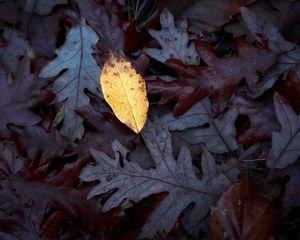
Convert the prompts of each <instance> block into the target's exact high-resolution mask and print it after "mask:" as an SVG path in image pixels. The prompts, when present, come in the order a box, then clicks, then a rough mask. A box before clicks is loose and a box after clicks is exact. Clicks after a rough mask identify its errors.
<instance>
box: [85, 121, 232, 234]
mask: <svg viewBox="0 0 300 240" xmlns="http://www.w3.org/2000/svg"><path fill="white" fill-rule="evenodd" d="M141 134H142V137H143V139H144V142H145V144H146V146H147V148H148V150H149V152H150V154H151V156H152V158H153V160H154V162H155V166H156V168H155V169H148V170H145V169H143V168H141V167H140V166H139V165H138V164H137V163H134V162H131V161H129V160H128V159H126V155H127V153H128V150H127V149H126V148H125V147H123V146H122V145H121V144H120V143H119V142H118V141H114V142H113V144H112V148H113V150H114V152H115V159H113V158H110V157H109V156H108V155H106V154H105V153H103V152H101V151H98V150H96V149H91V154H92V156H93V158H94V159H95V160H96V162H97V164H96V165H94V166H92V165H90V166H87V167H86V168H84V169H83V171H82V172H81V175H80V177H81V179H82V180H84V181H94V180H100V184H99V185H97V186H96V187H94V189H93V190H92V191H91V192H90V193H89V195H88V198H91V197H93V196H95V195H98V194H103V193H106V192H108V191H110V190H112V189H117V191H115V192H113V193H112V195H111V196H110V197H109V199H108V200H107V201H106V202H105V203H104V206H103V210H104V211H108V210H110V209H112V208H114V207H117V206H119V205H120V204H121V203H123V204H122V206H125V203H124V201H125V200H126V201H128V200H131V201H134V202H137V201H140V200H141V199H143V198H145V197H147V196H149V195H151V194H155V193H162V192H168V193H169V194H168V195H167V196H166V197H165V198H164V199H163V200H162V202H161V203H160V205H159V206H158V207H157V208H156V209H155V210H154V211H153V213H152V214H151V216H150V217H149V219H148V221H147V223H146V224H145V225H144V227H143V228H142V231H141V234H140V237H141V238H143V237H148V238H152V237H154V236H155V234H156V232H157V231H165V232H166V233H168V232H170V231H171V229H172V228H173V226H174V224H175V222H176V220H177V218H178V217H179V215H180V213H181V212H182V211H183V210H184V209H186V207H187V206H188V205H189V204H191V203H195V206H194V208H193V210H192V211H191V213H190V215H189V216H188V217H187V219H188V220H187V222H188V223H189V224H188V223H187V224H185V226H191V225H193V226H195V225H196V226H199V225H197V223H199V222H201V220H203V218H205V216H206V214H207V213H208V212H209V208H210V206H211V205H213V204H214V203H216V201H217V199H218V196H219V195H220V194H221V193H222V192H223V191H224V190H226V189H227V188H228V186H229V185H230V183H229V180H228V179H227V178H226V176H225V175H223V174H220V175H219V174H217V173H216V165H215V162H214V161H207V157H206V155H204V156H203V157H202V172H203V176H202V179H201V180H199V179H198V178H197V177H196V176H195V173H194V170H193V167H192V162H191V160H192V159H191V155H190V151H189V149H188V148H187V147H186V146H182V147H181V150H180V153H179V156H178V159H177V160H176V159H175V158H174V157H173V152H172V151H173V150H172V143H171V135H170V133H169V132H168V131H166V130H165V129H163V128H162V127H161V126H160V124H159V122H158V121H155V122H154V123H151V122H148V124H147V125H146V126H145V128H144V129H143V131H142V132H141ZM206 154H209V153H206ZM126 201H125V202H126ZM187 228H189V227H187Z"/></svg>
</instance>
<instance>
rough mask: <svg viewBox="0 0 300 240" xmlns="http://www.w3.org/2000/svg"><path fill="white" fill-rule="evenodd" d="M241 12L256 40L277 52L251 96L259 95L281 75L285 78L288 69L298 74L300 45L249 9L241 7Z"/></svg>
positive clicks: (299, 71) (299, 69)
mask: <svg viewBox="0 0 300 240" xmlns="http://www.w3.org/2000/svg"><path fill="white" fill-rule="evenodd" d="M241 14H242V17H243V19H244V21H245V23H246V24H247V27H248V28H249V29H250V31H251V32H252V34H253V35H254V36H255V37H256V38H257V40H258V41H259V42H260V43H261V44H263V45H265V44H267V46H268V48H269V49H270V50H271V51H272V52H274V53H275V54H278V59H277V63H276V64H275V65H274V66H273V67H272V68H270V69H269V70H268V71H267V72H266V74H265V75H264V77H263V79H262V81H261V82H259V84H257V85H256V87H255V88H254V89H253V91H252V93H253V96H254V97H257V96H260V95H261V94H262V93H264V92H265V91H266V90H268V89H270V88H271V87H272V86H273V85H274V83H275V82H276V81H277V80H278V79H279V78H280V77H281V76H283V77H284V78H285V77H286V76H287V74H288V72H289V71H290V70H293V71H294V72H296V74H298V75H300V57H299V56H300V47H299V46H298V45H296V44H294V43H291V42H289V41H287V40H285V39H284V38H283V37H282V36H281V34H280V32H279V30H278V29H277V28H276V27H274V26H273V25H272V24H270V23H268V22H262V20H261V19H260V18H258V17H257V16H256V15H255V13H254V12H252V11H251V10H249V9H247V8H242V9H241Z"/></svg>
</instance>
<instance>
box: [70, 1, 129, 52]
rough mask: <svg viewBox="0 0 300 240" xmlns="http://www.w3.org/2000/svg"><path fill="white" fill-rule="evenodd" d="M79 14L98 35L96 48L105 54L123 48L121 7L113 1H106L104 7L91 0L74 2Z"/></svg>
mask: <svg viewBox="0 0 300 240" xmlns="http://www.w3.org/2000/svg"><path fill="white" fill-rule="evenodd" d="M75 2H76V3H77V5H78V7H79V10H80V14H81V16H82V17H84V18H85V19H86V20H87V22H88V23H89V25H90V26H91V27H92V28H93V29H94V30H95V31H96V32H97V34H98V35H99V42H98V44H97V45H98V48H99V49H100V50H101V51H103V52H104V53H106V52H107V51H108V50H109V49H112V50H114V51H119V50H121V49H123V46H124V32H123V30H122V28H121V26H122V21H123V6H122V5H120V4H118V3H117V2H116V1H115V0H106V1H105V4H104V5H101V4H98V3H95V1H93V0H86V1H82V0H75Z"/></svg>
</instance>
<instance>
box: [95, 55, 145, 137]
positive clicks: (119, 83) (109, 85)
mask: <svg viewBox="0 0 300 240" xmlns="http://www.w3.org/2000/svg"><path fill="white" fill-rule="evenodd" d="M100 84H101V89H102V92H103V96H104V98H105V100H106V101H107V103H108V104H109V105H110V106H111V108H112V110H113V112H114V113H115V114H116V116H117V117H118V119H119V120H120V121H121V122H123V123H124V124H126V125H127V126H128V127H129V128H131V129H132V130H133V131H134V132H136V133H139V132H140V131H141V129H142V128H143V127H144V125H145V122H146V120H147V113H148V107H149V102H148V99H147V92H146V83H145V80H144V79H143V78H142V76H141V75H140V74H139V73H138V72H137V71H136V70H135V69H134V68H133V66H132V64H131V63H130V62H129V61H128V60H126V59H125V58H123V57H121V56H120V55H118V54H116V53H114V52H112V51H110V52H109V55H108V57H107V58H106V60H105V63H104V66H103V71H102V74H101V78H100Z"/></svg>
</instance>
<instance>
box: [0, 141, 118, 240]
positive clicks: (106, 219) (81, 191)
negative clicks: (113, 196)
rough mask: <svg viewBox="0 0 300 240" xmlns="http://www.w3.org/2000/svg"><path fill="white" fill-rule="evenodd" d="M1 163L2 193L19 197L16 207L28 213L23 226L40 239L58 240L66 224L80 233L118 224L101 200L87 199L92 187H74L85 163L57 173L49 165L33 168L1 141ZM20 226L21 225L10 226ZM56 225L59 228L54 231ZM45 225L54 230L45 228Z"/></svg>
mask: <svg viewBox="0 0 300 240" xmlns="http://www.w3.org/2000/svg"><path fill="white" fill-rule="evenodd" d="M0 160H1V161H0V176H1V182H0V194H1V193H4V194H5V195H6V196H8V197H9V196H10V197H14V196H17V197H18V198H17V199H15V198H14V201H16V202H14V204H15V206H17V205H21V206H22V207H21V206H20V207H21V210H23V211H26V214H27V216H26V221H25V222H26V223H25V224H24V223H23V222H22V226H24V225H25V226H27V225H30V227H31V231H32V232H34V234H35V235H36V236H38V239H43V238H46V239H53V238H55V236H58V234H59V233H58V231H59V230H60V227H61V226H62V224H63V223H65V224H66V223H69V224H70V223H71V224H74V225H75V226H77V228H79V229H80V230H81V231H83V232H88V231H93V230H95V231H102V230H104V229H106V228H109V227H111V226H113V225H114V224H115V223H116V222H117V221H116V215H115V214H114V213H113V212H109V213H102V212H101V211H100V210H99V208H98V206H97V205H98V200H96V199H90V200H86V193H87V190H89V188H75V187H74V186H76V183H77V179H78V175H79V173H80V170H81V168H82V167H83V166H84V165H85V163H84V162H83V161H75V162H72V163H66V164H65V165H64V166H63V167H62V169H60V170H55V171H49V164H50V163H48V164H46V165H45V166H38V167H37V168H31V167H29V166H28V162H27V160H26V159H25V158H23V157H22V156H20V153H19V152H17V150H16V147H15V145H14V143H13V142H0ZM5 191H6V192H5ZM0 212H2V211H0ZM57 213H59V214H60V216H58V215H57ZM18 225H20V222H18V223H17V225H15V226H11V227H17V226H18ZM55 225H58V227H56V228H54V227H55ZM74 225H73V228H74V229H75V228H76V227H74ZM46 226H48V227H49V228H50V227H53V228H54V229H51V228H50V229H45V227H46ZM55 230H56V231H55ZM49 234H50V235H49ZM35 239H37V238H35Z"/></svg>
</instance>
